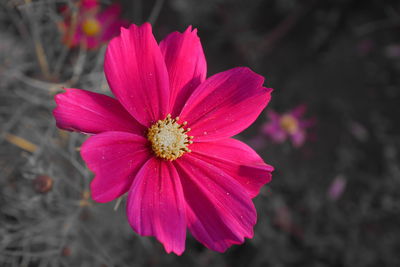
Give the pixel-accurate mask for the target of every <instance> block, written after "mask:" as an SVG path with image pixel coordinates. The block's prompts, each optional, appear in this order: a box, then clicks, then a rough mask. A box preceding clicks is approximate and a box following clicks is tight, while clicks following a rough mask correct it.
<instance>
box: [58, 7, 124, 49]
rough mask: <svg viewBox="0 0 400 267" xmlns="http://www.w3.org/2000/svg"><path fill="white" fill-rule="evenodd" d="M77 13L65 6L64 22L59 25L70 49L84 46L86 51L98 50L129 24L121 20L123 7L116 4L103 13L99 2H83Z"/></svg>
mask: <svg viewBox="0 0 400 267" xmlns="http://www.w3.org/2000/svg"><path fill="white" fill-rule="evenodd" d="M77 9H78V11H77V12H75V13H74V12H73V11H72V10H71V9H70V8H68V6H64V7H63V8H62V10H61V14H62V16H63V17H64V20H63V21H62V22H61V23H59V28H60V31H61V33H62V35H63V36H62V41H63V43H64V44H65V45H66V46H68V47H70V48H73V47H77V46H80V45H82V47H84V48H85V49H97V48H98V47H99V46H100V45H102V44H103V43H106V42H108V41H109V40H111V38H113V37H114V36H116V35H117V34H118V33H119V31H120V28H121V27H126V26H128V25H129V22H128V21H126V20H123V19H121V18H120V14H121V6H120V5H119V4H117V3H114V4H112V5H110V6H109V7H107V8H106V9H105V10H103V11H101V6H100V4H99V3H98V1H97V0H81V1H79V2H78V3H77Z"/></svg>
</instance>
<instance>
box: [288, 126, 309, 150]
mask: <svg viewBox="0 0 400 267" xmlns="http://www.w3.org/2000/svg"><path fill="white" fill-rule="evenodd" d="M290 137H291V138H292V142H293V145H294V146H295V147H301V146H302V145H303V144H304V142H305V141H306V133H305V132H304V131H302V130H298V131H297V132H295V133H294V134H292V135H290Z"/></svg>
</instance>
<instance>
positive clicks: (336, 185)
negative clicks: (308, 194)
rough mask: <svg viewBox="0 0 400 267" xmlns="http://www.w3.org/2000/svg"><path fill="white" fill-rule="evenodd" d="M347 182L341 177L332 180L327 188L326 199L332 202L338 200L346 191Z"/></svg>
mask: <svg viewBox="0 0 400 267" xmlns="http://www.w3.org/2000/svg"><path fill="white" fill-rule="evenodd" d="M346 184H347V180H346V178H345V177H343V176H342V175H338V176H337V177H335V179H333V181H332V183H331V185H330V186H329V188H328V193H327V195H328V198H329V199H330V200H332V201H336V200H338V199H339V198H340V197H341V196H342V194H343V193H344V191H345V189H346Z"/></svg>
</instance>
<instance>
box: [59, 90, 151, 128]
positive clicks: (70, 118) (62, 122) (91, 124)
mask: <svg viewBox="0 0 400 267" xmlns="http://www.w3.org/2000/svg"><path fill="white" fill-rule="evenodd" d="M54 99H55V101H56V103H57V107H56V108H55V109H54V111H53V114H54V117H55V118H56V121H57V126H58V127H59V128H62V129H64V130H69V131H78V132H83V133H90V134H96V133H101V132H105V131H124V132H132V133H136V134H142V133H143V132H144V130H145V128H144V127H143V126H142V125H141V124H139V123H138V122H137V121H136V120H135V119H134V118H132V116H131V115H130V114H129V113H128V112H126V110H125V109H124V108H123V107H122V106H121V104H120V103H119V102H118V101H117V100H115V99H114V98H111V97H109V96H106V95H102V94H98V93H93V92H90V91H86V90H80V89H73V88H67V89H66V91H65V93H62V94H58V95H56V96H55V98H54Z"/></svg>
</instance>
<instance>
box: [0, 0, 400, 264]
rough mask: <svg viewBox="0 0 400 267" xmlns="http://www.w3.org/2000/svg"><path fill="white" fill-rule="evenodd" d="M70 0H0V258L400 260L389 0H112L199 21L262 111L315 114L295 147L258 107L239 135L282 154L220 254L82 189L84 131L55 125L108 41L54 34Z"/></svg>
mask: <svg viewBox="0 0 400 267" xmlns="http://www.w3.org/2000/svg"><path fill="white" fill-rule="evenodd" d="M73 2H74V1H72V0H71V1H69V0H57V1H55V0H25V1H23V0H1V2H0V266H29V267H31V266H32V267H36V266H193V267H194V266H209V267H211V266H310V267H311V266H318V267H322V266H352V267H354V266H400V254H399V251H400V230H399V225H400V216H399V212H400V190H399V189H400V156H399V148H400V131H399V130H400V120H399V115H400V110H399V105H400V90H399V83H400V75H399V74H400V72H399V71H400V2H399V1H398V0H393V1H386V0H324V1H322V0H248V1H234V0H213V1H211V0H202V1H196V0H165V1H160V0H156V1H151V0H132V1H131V0H129V1H128V0H126V1H120V4H121V5H122V7H123V14H122V17H124V18H125V19H127V20H129V21H131V22H134V23H139V24H140V23H143V22H145V21H148V20H150V21H152V22H153V24H154V27H153V29H154V33H155V35H156V37H157V39H158V40H161V39H162V38H164V37H165V36H166V35H167V34H168V33H170V32H172V31H176V30H178V31H181V32H182V31H184V30H185V29H186V27H187V26H188V25H193V26H194V27H197V28H198V33H199V36H200V38H201V40H202V44H203V48H204V51H205V54H206V57H207V61H208V76H210V75H212V74H214V73H217V72H220V71H223V70H226V69H229V68H233V67H236V66H249V67H251V68H252V69H253V70H254V71H255V72H257V73H260V74H261V75H263V76H265V77H266V85H267V86H268V87H272V88H274V92H273V97H272V100H271V102H270V104H269V106H268V107H267V109H266V110H275V111H276V112H277V113H283V112H287V111H290V110H292V109H293V108H295V107H297V106H299V105H305V106H306V107H307V112H306V114H305V115H304V117H305V118H309V119H313V121H314V125H313V126H312V127H310V128H308V129H306V137H307V138H306V140H305V142H304V143H303V144H302V145H301V146H294V145H293V144H292V143H291V141H290V140H286V141H285V142H282V143H276V142H274V141H273V140H272V139H271V138H269V137H268V136H266V135H265V134H263V132H262V129H263V125H264V124H265V123H267V122H268V121H269V118H268V116H267V114H266V113H265V112H264V113H262V114H261V115H260V117H259V118H258V120H257V121H256V122H255V123H254V124H253V125H252V126H251V127H250V128H249V129H248V130H246V131H245V132H243V133H241V134H240V135H239V136H238V138H239V139H241V140H244V141H245V142H247V143H249V144H250V145H251V146H252V147H253V148H254V149H256V150H257V151H258V152H259V153H260V154H261V155H262V156H263V158H264V159H265V161H266V162H268V163H270V164H271V165H273V166H274V167H275V168H276V171H275V172H274V174H273V180H272V182H271V183H269V184H268V185H266V186H265V187H264V188H263V189H262V190H261V193H260V195H259V196H258V197H257V198H255V200H254V201H255V205H256V207H257V211H258V223H257V225H256V227H255V236H254V238H253V239H251V240H246V242H245V244H243V245H241V246H233V247H232V248H231V249H229V250H228V251H227V252H226V253H223V254H220V253H216V252H213V251H210V250H208V249H206V248H204V247H203V246H202V245H201V244H199V243H198V242H197V241H195V240H194V239H193V238H192V237H191V236H190V235H188V239H187V245H186V251H185V253H184V254H183V255H182V256H180V257H178V256H176V255H173V254H166V253H165V252H164V250H163V248H162V246H161V245H160V244H159V243H158V242H156V241H155V240H154V239H153V238H149V237H139V236H138V235H136V234H135V233H134V232H133V231H132V230H131V229H130V227H129V225H128V222H127V220H126V217H125V210H124V204H125V200H124V199H123V200H122V202H121V203H120V206H119V208H117V209H116V210H115V206H116V204H117V203H116V201H114V202H112V203H107V204H97V203H94V202H93V201H91V199H90V192H89V190H88V185H89V183H90V181H91V179H92V177H93V175H92V173H91V172H90V171H88V169H87V168H86V166H85V164H84V162H83V161H82V160H81V157H80V155H79V151H78V150H79V147H80V145H81V143H82V142H83V141H84V140H85V137H84V136H83V135H81V134H78V133H70V132H65V131H61V130H58V129H57V128H56V126H55V121H54V118H53V117H52V114H51V111H52V109H53V108H54V107H55V103H54V100H53V96H54V95H55V94H56V93H59V92H61V90H62V89H61V87H62V86H66V87H76V88H83V89H87V90H92V91H95V92H101V93H106V94H108V93H109V92H108V87H107V83H106V81H105V78H104V75H103V70H102V64H103V56H104V50H105V49H104V48H105V47H104V46H103V47H102V48H99V49H96V50H93V51H86V50H85V49H80V48H75V49H68V48H66V47H65V45H63V43H62V42H61V38H62V37H61V34H60V31H59V28H58V25H59V23H60V21H62V20H63V17H62V15H60V12H59V10H60V6H61V5H64V4H69V5H73ZM102 4H103V6H104V7H106V6H107V5H109V4H111V1H103V2H102Z"/></svg>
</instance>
